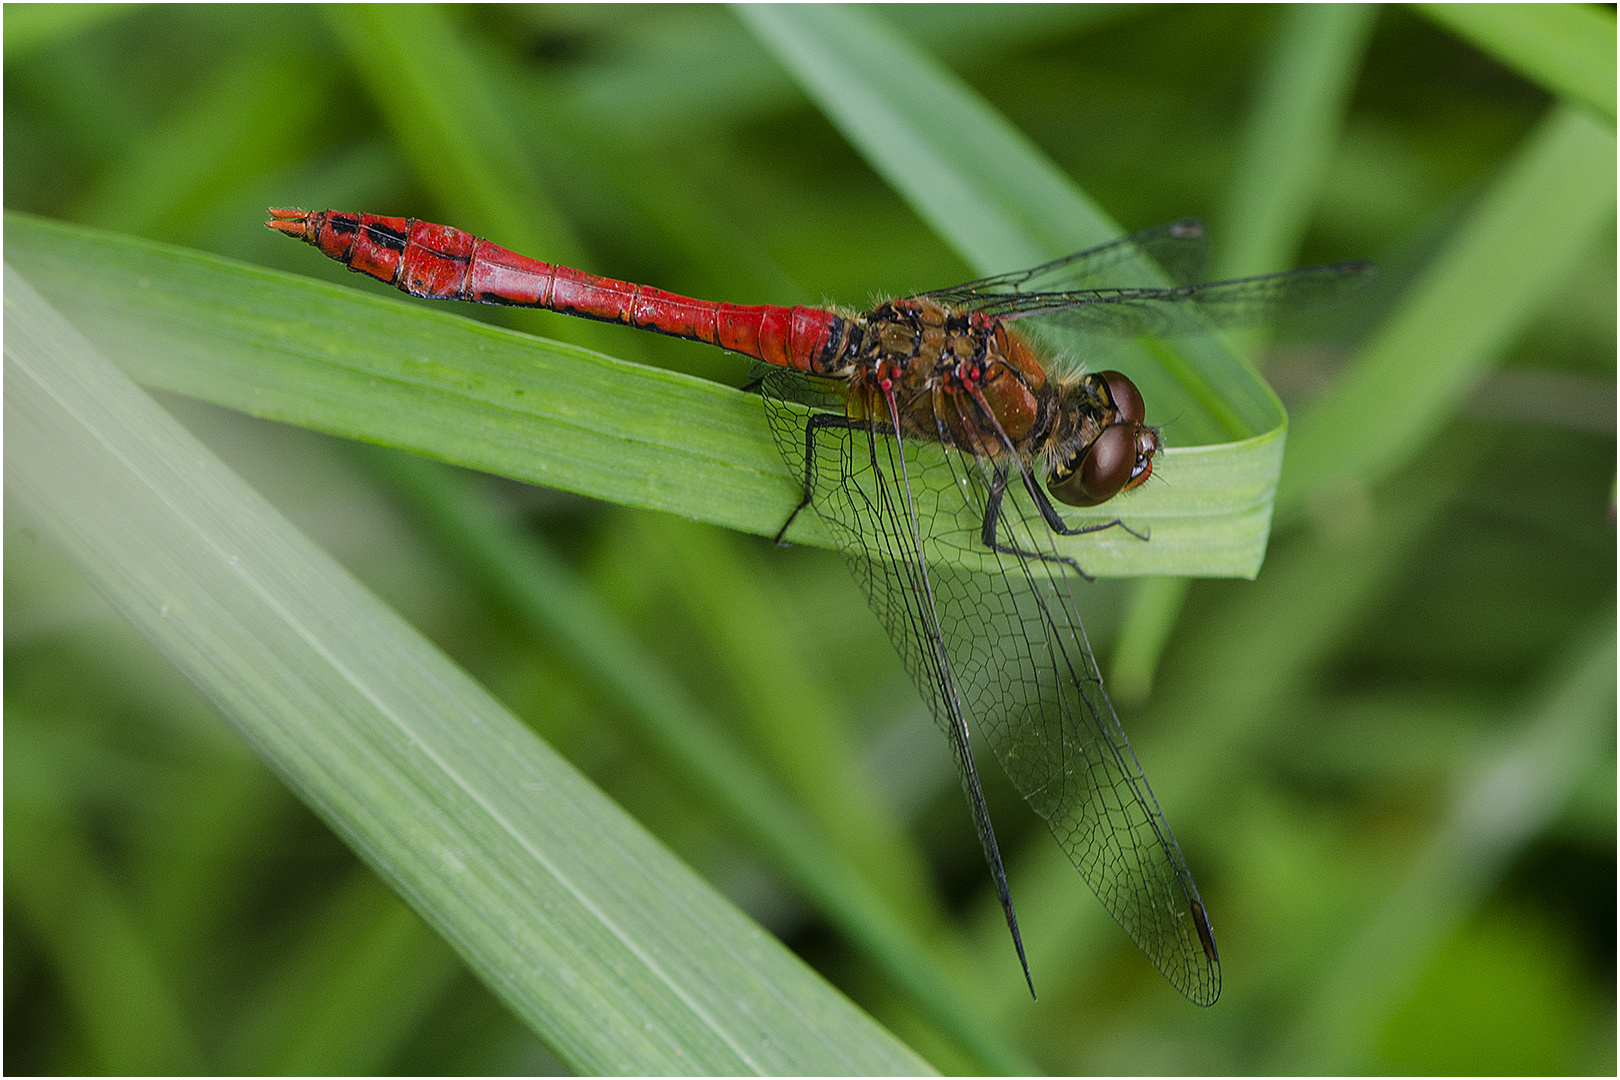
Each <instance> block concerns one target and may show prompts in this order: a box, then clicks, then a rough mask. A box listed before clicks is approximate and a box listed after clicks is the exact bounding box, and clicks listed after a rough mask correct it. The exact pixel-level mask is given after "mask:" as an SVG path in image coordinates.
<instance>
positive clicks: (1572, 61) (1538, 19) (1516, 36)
mask: <svg viewBox="0 0 1620 1080" xmlns="http://www.w3.org/2000/svg"><path fill="white" fill-rule="evenodd" d="M1413 6H1414V7H1416V8H1417V9H1418V10H1419V11H1421V12H1423V14H1425V15H1427V16H1428V17H1429V18H1431V19H1433V20H1434V21H1435V22H1437V23H1439V24H1440V25H1441V26H1444V27H1445V28H1446V29H1448V30H1451V31H1452V32H1454V33H1457V34H1460V35H1461V36H1463V37H1465V38H1467V39H1468V40H1469V41H1471V42H1472V43H1473V44H1474V45H1475V46H1477V47H1478V48H1480V49H1483V50H1484V51H1485V52H1487V53H1489V54H1490V55H1491V56H1493V57H1495V58H1496V59H1497V60H1500V61H1501V62H1502V63H1504V64H1506V65H1507V66H1508V67H1510V68H1512V69H1513V70H1515V71H1517V72H1518V73H1519V74H1520V75H1523V76H1524V77H1525V78H1527V79H1529V80H1530V81H1532V82H1535V83H1539V84H1540V85H1541V86H1542V87H1543V88H1544V89H1546V90H1547V92H1548V93H1552V94H1557V95H1559V96H1561V97H1565V98H1568V99H1569V100H1571V101H1573V102H1577V103H1579V104H1582V105H1585V106H1587V107H1589V108H1591V109H1594V110H1596V111H1597V113H1598V115H1600V116H1602V117H1604V118H1605V119H1607V120H1608V121H1609V126H1610V127H1611V128H1612V127H1613V126H1614V117H1615V105H1614V84H1615V58H1614V48H1615V38H1614V11H1613V10H1612V9H1607V8H1604V7H1601V6H1599V5H1597V4H1415V5H1413Z"/></svg>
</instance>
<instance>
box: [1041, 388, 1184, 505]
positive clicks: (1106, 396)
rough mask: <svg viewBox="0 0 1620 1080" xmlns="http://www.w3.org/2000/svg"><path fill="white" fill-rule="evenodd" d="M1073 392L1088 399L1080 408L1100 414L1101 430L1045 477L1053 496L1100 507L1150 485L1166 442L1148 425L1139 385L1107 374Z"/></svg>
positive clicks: (1156, 429)
mask: <svg viewBox="0 0 1620 1080" xmlns="http://www.w3.org/2000/svg"><path fill="white" fill-rule="evenodd" d="M1073 393H1074V395H1075V396H1081V397H1083V400H1082V401H1081V402H1077V403H1076V407H1077V408H1084V409H1085V410H1086V411H1088V412H1093V413H1098V412H1100V413H1101V416H1100V423H1101V424H1102V429H1101V430H1100V431H1098V432H1097V434H1096V437H1095V438H1093V439H1092V440H1091V441H1090V442H1087V443H1084V444H1082V445H1081V446H1080V447H1079V448H1078V449H1076V450H1075V451H1074V452H1073V453H1072V454H1071V455H1069V456H1068V457H1067V458H1066V459H1064V460H1061V461H1059V462H1057V463H1056V464H1055V465H1054V466H1053V467H1052V469H1051V471H1050V472H1049V473H1048V475H1047V478H1046V488H1047V490H1048V491H1050V492H1051V493H1052V497H1053V498H1055V499H1057V500H1058V501H1060V502H1065V503H1068V504H1069V505H1070V506H1096V505H1097V504H1099V503H1105V502H1107V501H1108V500H1109V499H1112V498H1113V497H1114V496H1115V495H1118V494H1119V493H1120V492H1122V491H1130V490H1131V489H1132V488H1138V487H1141V486H1142V485H1143V484H1145V483H1146V482H1147V478H1148V477H1149V476H1152V475H1153V458H1154V455H1156V454H1157V453H1158V452H1159V451H1160V450H1161V449H1162V448H1163V444H1162V443H1161V442H1160V440H1159V429H1158V428H1156V427H1149V426H1148V425H1147V424H1145V423H1143V421H1144V420H1145V419H1146V417H1147V408H1146V406H1145V405H1144V404H1143V403H1142V394H1141V391H1139V390H1137V389H1136V384H1135V383H1133V382H1131V380H1130V379H1128V378H1126V377H1125V376H1124V375H1122V374H1120V373H1119V372H1117V371H1103V372H1099V373H1097V374H1096V375H1091V376H1087V377H1086V378H1085V379H1083V380H1082V381H1081V382H1080V383H1079V384H1077V385H1076V387H1075V390H1074V392H1073ZM1099 405H1100V406H1101V408H1100V409H1099V408H1098V406H1099Z"/></svg>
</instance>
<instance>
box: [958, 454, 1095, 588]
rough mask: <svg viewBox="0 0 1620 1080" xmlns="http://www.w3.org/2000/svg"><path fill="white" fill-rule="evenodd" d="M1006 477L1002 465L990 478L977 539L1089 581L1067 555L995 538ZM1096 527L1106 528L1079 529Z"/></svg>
mask: <svg viewBox="0 0 1620 1080" xmlns="http://www.w3.org/2000/svg"><path fill="white" fill-rule="evenodd" d="M1007 478H1008V477H1007V468H1006V467H1005V466H1002V467H1000V468H998V469H997V470H996V474H995V477H994V478H993V479H992V480H991V483H990V497H989V498H988V499H987V500H985V504H984V525H983V526H982V527H981V528H980V530H979V539H980V541H982V542H983V544H984V546H985V547H987V548H989V549H990V550H991V551H999V552H1000V553H1001V554H1003V555H1016V556H1018V557H1019V558H1021V559H1039V560H1041V561H1042V562H1057V563H1063V564H1064V565H1065V566H1067V567H1068V568H1069V569H1071V570H1073V571H1074V572H1075V573H1077V574H1079V575H1080V577H1081V578H1083V579H1084V580H1086V581H1091V580H1092V577H1091V575H1090V574H1088V573H1086V572H1085V571H1084V570H1082V569H1081V568H1080V564H1079V563H1077V562H1075V561H1074V560H1073V559H1071V558H1069V557H1068V556H1067V555H1052V554H1049V553H1047V552H1044V551H1025V550H1024V549H1023V548H1019V547H1013V546H1012V545H1010V544H1003V543H1001V542H1000V541H999V540H997V539H996V527H997V526H998V525H999V524H1000V523H1001V499H1002V496H1004V495H1005V494H1006V493H1007ZM1053 513H1054V514H1056V511H1053ZM1047 524H1048V525H1050V524H1051V519H1050V518H1049V519H1047ZM1058 524H1059V525H1062V521H1061V520H1060V521H1059V522H1058ZM1114 524H1118V522H1117V521H1116V522H1115V523H1114ZM1097 528H1107V526H1096V527H1094V528H1091V529H1085V530H1080V531H1083V532H1095V531H1096V530H1097Z"/></svg>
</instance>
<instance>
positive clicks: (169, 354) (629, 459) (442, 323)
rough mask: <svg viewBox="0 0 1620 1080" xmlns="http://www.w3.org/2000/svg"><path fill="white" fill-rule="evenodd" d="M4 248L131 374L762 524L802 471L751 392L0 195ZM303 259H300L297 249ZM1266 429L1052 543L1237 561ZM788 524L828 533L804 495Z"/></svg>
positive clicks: (1259, 530)
mask: <svg viewBox="0 0 1620 1080" xmlns="http://www.w3.org/2000/svg"><path fill="white" fill-rule="evenodd" d="M6 223H7V236H6V240H7V247H6V251H7V257H8V258H9V259H11V260H12V262H13V263H14V264H15V265H17V266H18V267H19V268H20V269H22V270H24V272H25V273H26V274H27V275H28V277H29V279H30V280H31V281H33V282H34V283H35V284H36V287H38V288H39V290H40V292H41V293H42V295H44V296H45V297H46V298H47V299H48V300H50V301H51V302H52V303H53V304H55V305H57V306H58V307H59V308H60V309H61V310H62V311H63V312H64V313H65V314H67V315H68V317H69V318H71V319H72V320H73V322H74V324H75V326H77V327H78V328H79V330H80V331H81V332H82V333H84V335H85V336H86V337H88V338H89V339H90V340H91V341H92V342H93V343H94V344H95V345H96V346H97V347H98V348H100V349H101V350H103V351H104V352H105V353H106V354H107V356H108V357H109V358H110V359H112V360H113V361H114V362H115V363H117V364H118V365H119V366H121V367H122V368H124V370H126V371H127V372H129V373H130V375H132V376H133V377H134V378H135V379H137V380H138V381H140V382H144V383H146V384H148V385H151V386H157V387H161V388H163V389H166V390H172V391H174V392H176V393H181V394H186V395H189V396H192V397H198V398H202V399H204V400H206V401H212V402H215V403H216V404H220V405H225V406H227V407H229V408H233V409H239V410H241V411H243V412H247V413H250V414H252V415H255V416H262V417H267V418H270V419H275V420H282V421H286V422H289V423H295V424H300V425H302V426H305V427H311V428H315V429H317V430H320V431H327V432H331V433H333V434H336V435H342V436H346V437H349V438H357V439H362V440H364V441H366V442H374V443H379V444H382V445H385V446H394V447H399V448H401V449H407V450H412V451H415V452H417V453H421V454H424V455H426V456H428V457H433V458H437V459H439V460H441V461H447V462H450V463H452V464H457V465H465V466H467V467H469V468H474V469H480V470H482V471H485V472H492V473H496V474H498V475H501V476H508V477H512V478H514V479H517V480H524V481H527V482H530V483H536V484H544V485H546V486H548V487H553V488H558V489H561V490H564V491H574V492H578V493H580V494H584V495H590V496H592V497H594V498H598V499H605V500H608V501H610V502H618V503H623V504H625V505H629V506H639V507H645V508H648V509H655V510H665V511H669V512H672V513H677V514H681V515H683V516H685V517H689V518H696V519H697V520H700V521H707V522H710V523H712V524H716V525H723V526H725V527H727V528H732V529H739V530H742V531H744V532H751V533H755V534H757V535H763V536H770V535H774V534H775V533H776V531H777V529H779V528H780V527H781V524H782V522H783V521H785V520H787V516H788V514H789V512H791V511H792V509H793V507H794V506H795V505H796V504H797V503H798V499H799V494H800V487H799V483H800V482H799V480H798V478H796V477H793V476H790V475H788V472H787V467H786V465H785V464H784V463H783V462H782V459H781V457H780V455H779V454H778V453H777V451H776V448H775V445H774V444H773V443H772V441H771V438H770V434H769V431H768V429H767V427H766V425H765V417H764V410H763V408H762V407H761V405H760V402H759V399H758V398H756V397H753V396H752V395H748V394H743V393H740V392H738V391H736V390H733V389H731V388H729V387H724V386H719V385H716V384H714V383H709V382H704V381H702V380H699V379H693V378H690V377H687V376H683V375H679V374H675V373H671V372H667V371H661V370H658V369H655V368H648V367H643V366H641V365H638V364H631V363H627V362H625V361H622V360H614V359H612V358H610V357H605V356H602V355H599V354H596V353H591V352H587V351H585V350H583V349H579V348H575V347H572V346H568V345H562V344H559V343H556V342H549V341H544V340H541V339H537V338H531V337H528V336H526V335H523V334H520V333H517V332H515V331H510V330H503V329H499V328H496V327H491V326H488V325H484V324H481V323H475V322H472V321H471V320H468V319H463V318H459V317H457V316H456V315H454V314H451V313H450V312H449V311H446V310H440V309H430V308H426V307H422V306H419V305H415V304H408V303H403V302H396V301H391V300H388V299H385V298H376V297H369V296H364V295H361V294H359V293H357V292H354V291H352V290H349V289H345V288H342V287H339V286H333V285H326V284H322V283H320V282H315V281H311V280H308V279H303V278H296V277H293V276H290V275H286V274H279V273H275V272H273V271H269V270H264V269H260V268H255V267H247V266H242V265H241V264H238V263H233V262H230V261H228V260H225V259H220V258H216V257H213V256H208V255H203V254H200V253H197V252H188V251H183V250H179V249H176V248H171V247H167V246H164V245H160V244H154V243H150V242H146V241H140V240H134V239H131V238H129V237H120V236H116V235H110V234H105V233H99V232H95V231H92V230H88V229H82V228H76V227H74V226H69V225H62V224H59V223H53V222H47V221H43V220H40V219H36V218H29V217H26V216H23V215H8V217H7V219H6ZM311 257H317V256H315V255H314V253H313V252H312V253H311ZM1281 453H1282V433H1281V431H1280V430H1279V431H1273V432H1269V433H1266V434H1263V435H1260V436H1258V437H1255V438H1252V439H1249V440H1246V441H1244V442H1241V443H1235V444H1228V445H1226V446H1221V447H1191V448H1183V447H1176V448H1172V449H1170V450H1169V451H1167V452H1166V455H1165V461H1164V466H1163V468H1162V470H1161V469H1156V470H1155V473H1156V475H1161V476H1162V479H1163V482H1162V483H1158V482H1156V483H1153V484H1149V485H1147V486H1146V487H1144V488H1143V489H1142V490H1140V491H1138V492H1135V493H1133V494H1132V495H1131V497H1130V499H1129V500H1128V502H1123V503H1121V505H1120V506H1119V507H1118V509H1117V511H1116V509H1115V507H1114V506H1113V505H1112V504H1110V505H1109V507H1108V508H1107V510H1108V513H1106V514H1099V513H1098V512H1095V511H1093V512H1091V513H1089V514H1088V513H1085V512H1080V511H1076V512H1073V513H1071V514H1067V515H1066V517H1067V518H1068V519H1069V520H1070V521H1071V522H1074V523H1084V522H1086V521H1098V520H1107V519H1108V518H1110V517H1112V516H1113V514H1114V513H1116V512H1122V513H1124V514H1125V516H1126V518H1127V520H1128V521H1129V522H1130V523H1131V524H1132V525H1133V526H1135V527H1137V528H1138V529H1145V530H1151V533H1152V540H1151V541H1150V542H1148V543H1143V542H1141V541H1139V540H1135V539H1133V538H1131V537H1130V536H1128V535H1124V534H1120V531H1119V530H1111V531H1110V533H1104V534H1100V535H1098V536H1092V537H1076V538H1072V539H1069V540H1068V541H1067V542H1066V544H1065V545H1064V547H1065V550H1066V552H1067V553H1072V554H1073V555H1074V556H1075V557H1076V558H1077V559H1079V560H1081V564H1082V565H1083V566H1085V567H1086V569H1087V570H1088V571H1090V572H1091V573H1094V574H1097V575H1099V576H1121V575H1129V574H1144V573H1152V574H1185V575H1192V576H1197V575H1209V576H1247V575H1252V574H1253V573H1254V571H1255V570H1256V569H1257V567H1258V566H1259V560H1260V556H1261V554H1262V553H1263V551H1264V545H1265V539H1266V532H1267V527H1268V522H1269V516H1270V501H1271V495H1272V484H1273V482H1274V480H1273V478H1274V477H1275V475H1276V470H1277V468H1278V461H1279V459H1280V456H1281ZM794 530H795V531H794V532H793V533H792V539H793V540H795V541H796V542H799V543H809V544H819V545H822V546H827V545H829V544H830V541H829V540H828V538H827V536H826V533H825V532H824V530H823V528H822V526H821V523H820V521H819V520H818V519H816V518H815V517H814V516H813V515H809V514H801V515H800V516H799V518H798V521H797V522H796V524H795V526H794Z"/></svg>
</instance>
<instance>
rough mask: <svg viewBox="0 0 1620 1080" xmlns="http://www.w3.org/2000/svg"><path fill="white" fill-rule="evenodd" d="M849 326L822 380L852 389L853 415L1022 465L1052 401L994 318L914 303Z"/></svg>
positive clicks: (885, 307)
mask: <svg viewBox="0 0 1620 1080" xmlns="http://www.w3.org/2000/svg"><path fill="white" fill-rule="evenodd" d="M853 322H854V326H853V327H852V332H851V334H850V335H849V339H848V341H849V343H848V345H847V347H846V348H845V350H844V352H843V355H842V356H841V357H840V361H839V370H837V371H832V372H828V374H829V375H832V376H834V377H837V378H842V379H845V380H847V381H848V382H849V384H850V388H851V397H852V399H853V400H852V410H854V411H857V412H859V413H861V414H863V415H866V416H870V417H871V418H873V419H874V420H878V421H880V422H881V421H884V420H888V421H889V422H890V423H893V422H894V421H895V419H896V418H898V421H899V426H900V430H901V434H902V435H914V436H921V437H923V438H927V439H935V440H938V441H940V442H942V443H945V444H947V445H950V446H956V447H960V448H962V449H964V450H968V451H970V452H972V453H974V454H977V455H979V456H982V457H992V458H993V457H1000V456H1002V455H1004V454H1013V455H1016V456H1018V457H1020V458H1022V459H1024V460H1026V461H1027V460H1029V458H1030V456H1031V453H1032V451H1033V449H1034V447H1033V442H1034V440H1036V439H1037V438H1038V436H1039V434H1040V433H1041V432H1042V431H1043V430H1045V429H1046V428H1048V427H1049V426H1050V419H1051V412H1052V409H1053V408H1054V406H1055V404H1056V401H1055V398H1054V396H1053V394H1052V392H1051V390H1050V388H1049V386H1048V382H1047V378H1046V371H1045V369H1044V368H1043V367H1042V365H1041V364H1040V362H1039V360H1037V359H1036V357H1035V354H1034V353H1033V352H1032V351H1031V350H1030V349H1029V347H1028V346H1027V345H1025V344H1024V342H1023V341H1022V340H1021V339H1019V338H1018V337H1017V336H1016V335H1014V334H1012V333H1010V332H1009V331H1008V330H1007V329H1006V328H1005V327H1004V326H1002V324H1001V320H999V319H996V318H992V317H988V316H984V315H979V314H963V313H959V312H953V311H951V310H950V309H949V308H947V307H945V306H943V305H941V304H939V303H937V302H935V301H932V300H929V299H927V298H926V297H916V298H911V299H906V300H895V301H891V302H889V303H886V304H881V305H879V306H878V307H876V308H874V309H873V310H871V311H869V312H867V313H866V314H864V315H861V316H858V317H857V318H856V319H855V320H853ZM891 401H892V406H891V404H890V403H891ZM891 409H892V414H893V415H891Z"/></svg>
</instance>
